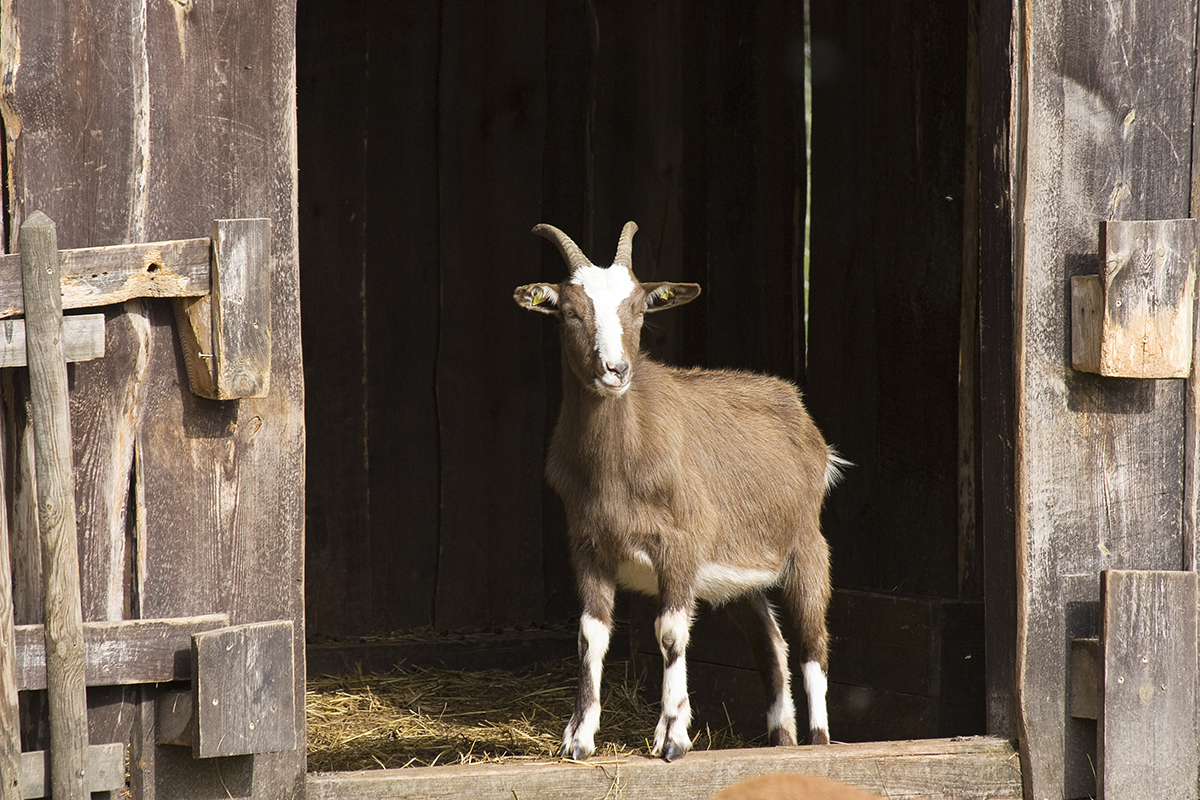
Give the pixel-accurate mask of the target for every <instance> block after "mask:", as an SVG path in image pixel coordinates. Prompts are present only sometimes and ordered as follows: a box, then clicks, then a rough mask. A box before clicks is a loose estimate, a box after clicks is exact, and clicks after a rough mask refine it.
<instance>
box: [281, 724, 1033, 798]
mask: <svg viewBox="0 0 1200 800" xmlns="http://www.w3.org/2000/svg"><path fill="white" fill-rule="evenodd" d="M769 772H803V773H807V774H810V775H817V776H821V777H825V778H830V779H832V780H837V781H841V782H843V783H847V784H850V785H852V786H859V787H861V788H863V789H866V790H868V791H873V792H876V793H878V794H881V795H883V796H885V797H894V798H906V799H907V800H918V798H921V799H925V800H950V798H954V800H984V798H987V800H1018V798H1020V797H1021V776H1020V771H1019V768H1018V765H1017V758H1016V754H1015V753H1014V752H1013V748H1012V745H1011V744H1010V743H1009V742H1007V741H1004V740H1000V739H988V738H982V737H981V738H966V739H927V740H922V741H908V742H889V743H884V744H861V745H831V746H828V747H796V748H792V747H787V748H783V747H776V748H761V749H753V750H722V751H712V752H693V753H689V754H688V757H687V758H685V759H682V760H680V761H677V762H674V763H671V764H667V763H666V762H663V761H661V760H659V759H651V758H648V757H640V756H631V757H627V758H622V759H603V758H594V759H592V760H590V761H587V762H583V763H579V762H574V763H573V762H557V763H542V764H501V765H496V764H477V765H469V766H450V767H428V768H421V769H410V770H394V769H393V770H372V771H366V772H352V773H336V774H313V775H309V776H308V782H307V785H306V795H305V796H306V797H307V798H308V800H383V798H389V800H392V799H394V800H402V798H414V800H415V798H428V800H451V798H462V799H463V800H466V798H471V799H472V800H501V798H503V799H504V800H512V799H513V798H514V797H519V798H530V797H555V798H562V799H563V800H572V799H573V798H579V799H580V800H582V798H597V797H622V798H628V799H629V800H637V799H638V798H642V799H644V800H661V798H664V797H670V798H672V800H675V799H676V798H678V800H693V799H694V800H707V798H709V797H711V796H712V795H713V793H714V792H716V791H718V790H720V789H722V788H724V787H725V786H728V785H730V784H732V783H736V782H737V781H739V780H742V779H744V778H747V777H750V776H752V775H760V774H765V773H769Z"/></svg>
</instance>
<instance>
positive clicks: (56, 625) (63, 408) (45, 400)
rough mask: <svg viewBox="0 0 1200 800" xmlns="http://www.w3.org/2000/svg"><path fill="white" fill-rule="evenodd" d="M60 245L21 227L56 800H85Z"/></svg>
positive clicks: (45, 225) (43, 230)
mask: <svg viewBox="0 0 1200 800" xmlns="http://www.w3.org/2000/svg"><path fill="white" fill-rule="evenodd" d="M57 241H58V240H57V236H56V235H55V231H54V223H53V222H51V221H50V219H49V218H48V217H47V216H46V215H45V214H43V213H41V212H40V211H35V212H34V213H33V214H30V215H29V217H28V218H27V219H26V220H25V222H24V224H22V225H21V277H22V283H23V288H24V294H25V313H26V322H25V325H26V334H27V339H26V347H27V350H28V358H29V386H30V399H31V403H32V406H33V436H34V442H35V461H36V465H37V495H38V527H39V529H40V530H41V535H42V566H43V569H42V577H43V584H44V586H45V595H44V599H45V603H46V624H45V627H44V634H45V642H46V654H47V658H46V675H47V678H46V683H47V692H48V695H49V703H50V747H51V752H52V753H53V757H52V759H51V786H52V787H53V793H54V796H55V797H58V798H78V799H79V800H86V797H87V785H86V783H85V781H84V774H85V773H84V770H85V768H86V766H87V758H86V755H87V745H88V740H87V694H86V690H85V684H84V649H83V611H82V603H81V599H80V589H79V550H78V542H77V540H76V527H75V496H74V491H73V489H74V474H73V470H72V466H71V417H70V410H69V408H68V404H67V364H66V360H65V359H64V357H63V345H62V330H63V324H62V296H61V295H60V294H59V286H60V280H59V271H58V243H57Z"/></svg>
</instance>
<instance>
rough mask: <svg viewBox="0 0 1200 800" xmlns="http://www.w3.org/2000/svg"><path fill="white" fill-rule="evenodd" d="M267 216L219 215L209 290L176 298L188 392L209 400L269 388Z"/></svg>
mask: <svg viewBox="0 0 1200 800" xmlns="http://www.w3.org/2000/svg"><path fill="white" fill-rule="evenodd" d="M270 246H271V220H269V219H220V220H216V221H214V222H213V231H212V292H211V294H209V295H206V296H204V297H197V298H194V299H188V300H176V301H175V316H176V320H177V323H178V325H179V334H180V341H181V343H182V346H183V355H184V364H185V367H186V369H187V374H188V383H189V384H190V385H191V387H192V391H193V392H195V393H196V394H198V395H200V396H201V397H208V398H211V399H213V400H232V399H236V398H244V397H266V396H267V393H268V392H269V391H270V388H271V380H270V379H271V295H270V285H271V280H270V279H271V252H270Z"/></svg>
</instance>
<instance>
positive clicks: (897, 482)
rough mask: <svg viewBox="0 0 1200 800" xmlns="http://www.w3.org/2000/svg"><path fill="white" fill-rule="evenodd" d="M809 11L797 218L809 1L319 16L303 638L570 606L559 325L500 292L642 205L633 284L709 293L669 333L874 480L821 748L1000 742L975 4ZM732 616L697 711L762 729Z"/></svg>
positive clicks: (838, 567) (428, 0)
mask: <svg viewBox="0 0 1200 800" xmlns="http://www.w3.org/2000/svg"><path fill="white" fill-rule="evenodd" d="M810 5H811V9H810V12H811V17H810V19H811V28H810V30H811V56H812V113H813V122H812V141H811V144H812V168H811V175H812V195H811V197H812V200H811V209H809V208H808V207H807V198H806V191H805V189H806V177H805V176H806V174H807V168H808V165H807V163H806V148H805V145H806V142H805V116H804V109H805V104H804V99H805V91H804V78H803V76H804V63H805V7H804V5H802V4H800V3H796V2H784V1H783V0H773V1H772V2H765V3H754V4H745V3H737V2H673V3H663V4H639V5H636V6H635V7H633V8H623V9H618V8H617V7H616V6H617V4H614V3H608V2H571V3H547V4H540V3H538V4H533V5H530V4H519V5H518V4H486V5H484V4H479V5H478V6H475V5H471V4H458V3H442V2H438V0H424V1H422V2H407V3H402V4H384V5H380V4H368V3H364V2H353V3H349V4H339V5H338V6H337V7H336V8H333V7H332V6H327V4H325V5H323V4H319V3H315V2H310V1H309V0H301V2H300V3H299V7H298V15H299V16H298V35H297V39H298V44H297V53H298V100H299V141H300V145H299V158H300V198H299V202H300V248H301V293H302V304H303V309H304V315H303V316H304V332H303V336H304V342H303V344H304V354H305V373H306V407H307V428H308V478H307V480H308V508H307V565H308V566H307V575H306V581H307V609H306V611H307V626H308V634H309V637H310V640H314V639H324V640H330V641H332V642H335V643H338V642H345V641H347V640H348V639H351V638H353V637H363V636H379V635H384V634H388V633H391V632H395V631H404V630H412V629H425V628H429V629H433V630H435V631H453V630H461V629H471V630H475V631H479V630H497V631H504V630H509V629H512V628H515V627H518V626H520V627H526V628H528V627H529V626H534V627H535V628H543V629H547V630H550V629H554V628H556V626H564V625H566V624H567V623H569V622H570V621H571V619H572V617H573V616H574V615H575V614H576V613H577V610H576V603H575V599H574V589H573V582H572V578H571V574H570V569H569V566H568V563H567V554H566V545H565V532H564V523H563V519H562V513H561V510H560V508H559V506H558V501H557V499H556V498H555V497H553V495H552V494H551V493H549V492H548V491H547V490H546V489H545V488H544V484H543V481H542V477H541V473H542V459H543V455H544V450H545V443H546V437H547V435H548V432H549V430H550V427H551V426H552V425H553V421H554V417H555V414H556V411H557V402H558V399H557V397H558V392H559V389H558V383H559V375H558V369H559V367H558V356H557V349H556V348H557V344H556V341H555V337H554V333H553V331H552V330H551V329H550V328H549V327H548V326H544V325H541V324H538V321H536V320H530V319H529V318H528V316H526V315H524V314H522V313H521V312H520V310H519V309H517V308H516V307H515V306H514V305H513V304H512V302H511V300H510V299H509V298H510V296H511V291H512V288H513V287H514V286H516V285H518V284H521V283H527V282H530V281H533V280H542V279H547V280H557V279H558V278H560V277H561V266H560V262H559V261H558V257H557V254H555V253H553V252H552V250H551V249H550V248H546V247H543V245H542V243H541V241H540V240H538V239H537V238H536V237H533V236H531V235H530V234H529V229H530V228H531V227H532V225H534V224H535V223H537V222H542V221H546V222H552V223H554V224H556V225H557V226H559V227H561V228H563V229H564V230H566V231H568V232H569V233H571V234H572V235H573V236H574V237H575V238H576V240H577V241H579V242H580V244H581V245H582V246H583V248H584V249H585V251H586V252H588V253H589V254H595V257H596V258H597V259H602V258H607V257H608V256H607V254H608V253H609V252H610V251H611V248H612V247H613V246H614V243H615V241H616V236H617V232H618V231H619V230H620V227H621V224H622V223H623V222H625V221H626V220H628V219H634V220H636V221H637V222H638V224H639V226H640V232H639V234H638V238H637V239H636V240H635V252H634V264H635V269H637V271H638V273H639V276H640V277H642V278H643V279H671V280H689V281H696V282H699V283H702V284H703V285H704V289H705V295H704V298H703V300H702V302H699V303H695V304H692V305H690V306H688V307H686V308H684V309H681V310H679V311H677V312H674V316H671V317H669V318H664V319H662V320H656V322H660V323H661V324H660V326H659V327H658V328H657V329H656V330H655V331H654V332H653V337H652V338H651V340H650V341H649V342H648V345H649V348H650V350H651V352H652V353H653V354H654V355H656V356H657V357H659V358H662V359H663V360H666V361H669V362H672V363H676V364H696V365H704V366H720V367H726V366H729V367H738V368H745V369H753V370H761V371H767V372H772V373H775V374H779V375H783V376H785V377H788V378H791V379H792V380H795V381H797V382H798V383H799V384H800V385H801V386H802V387H803V388H804V390H805V393H806V398H807V402H808V404H809V407H810V410H811V411H812V413H813V416H814V418H815V419H816V420H817V423H818V425H819V426H820V427H821V428H822V430H823V431H824V432H825V434H826V437H827V438H828V439H829V440H830V441H832V442H835V443H837V445H838V446H839V448H840V449H841V451H842V452H843V454H844V455H846V456H847V457H848V458H849V459H850V460H852V461H854V462H855V463H856V465H857V466H856V467H855V469H854V470H853V471H852V472H851V474H850V476H849V478H848V480H847V481H846V483H845V484H844V485H843V486H842V487H840V488H839V489H838V490H837V492H836V493H835V494H834V495H833V497H832V498H831V501H830V503H829V505H828V508H827V513H826V517H825V523H824V524H825V531H826V535H827V536H828V538H829V540H830V542H831V545H832V547H833V552H834V565H835V566H834V578H835V585H836V587H837V589H838V592H837V597H836V598H835V601H834V605H833V608H832V609H831V619H830V626H831V633H832V635H833V637H834V656H833V664H832V666H831V681H832V685H831V703H832V709H831V713H832V714H833V716H834V718H835V719H840V720H841V722H840V723H839V724H838V730H837V731H835V738H838V739H843V740H846V741H866V740H879V739H893V738H921V737H931V736H945V735H958V734H973V733H982V732H983V731H984V729H985V710H984V699H983V695H984V652H983V649H984V648H983V643H984V642H983V582H982V574H983V572H982V571H983V559H982V555H981V547H980V539H979V537H978V536H977V535H976V529H977V526H976V524H975V521H976V518H977V516H978V512H977V509H978V505H979V504H978V502H977V501H978V496H979V490H978V488H977V485H978V484H977V482H976V481H975V475H976V472H977V467H976V459H975V452H976V450H977V449H978V444H977V442H976V439H975V438H974V436H973V431H974V430H975V428H976V425H975V422H976V417H977V412H976V410H975V409H976V405H975V400H976V398H977V397H978V377H977V371H976V370H974V369H973V368H972V367H971V364H973V363H974V360H975V353H976V351H977V347H978V343H977V341H976V338H975V335H974V331H975V329H976V326H977V317H976V302H977V301H976V299H975V298H976V295H975V282H976V281H977V276H976V273H975V271H974V270H975V261H974V258H973V256H972V253H973V252H974V250H973V248H974V247H975V245H976V243H975V242H974V240H973V239H972V238H971V236H972V234H970V231H972V230H973V226H974V225H975V222H974V219H975V218H974V217H973V216H972V213H973V212H972V209H973V207H974V205H975V203H976V201H977V197H976V193H977V189H975V188H973V186H975V185H977V181H975V180H974V179H973V178H971V177H970V176H972V175H974V174H975V173H974V170H975V166H974V161H973V159H974V151H973V144H972V143H973V136H974V128H973V125H974V115H975V113H976V112H975V110H974V106H973V105H972V102H971V97H972V96H973V88H972V87H973V80H974V78H973V76H972V52H973V47H974V44H973V39H972V35H971V33H970V31H971V30H972V28H973V25H974V23H973V21H972V20H971V19H970V13H971V11H970V9H971V8H972V7H973V4H962V3H955V2H950V0H942V1H940V2H935V3H920V4H918V3H911V2H905V3H894V4H887V5H886V7H885V6H881V5H880V4H872V3H870V2H869V0H851V2H836V3H835V2H826V0H811V2H810ZM810 210H811V224H812V233H811V295H810V299H809V309H808V310H809V315H808V321H807V325H806V324H805V315H804V311H805V300H804V224H803V221H804V219H805V215H806V213H808V212H809V211H810ZM662 316H663V317H667V315H662ZM645 614H646V611H645V609H640V610H639V608H638V607H637V606H636V604H635V605H632V606H629V607H627V609H626V611H625V616H626V619H627V621H628V628H629V630H630V631H631V632H632V633H631V635H630V637H629V640H628V641H629V648H630V651H631V653H632V654H633V657H634V658H637V654H638V653H639V651H640V650H641V651H645V650H647V649H649V650H651V651H652V642H651V641H649V640H648V639H647V638H646V635H645V630H644V628H645V624H646V617H645ZM708 620H711V622H710V621H708ZM722 626H723V622H722V621H721V619H720V618H719V617H713V616H712V615H709V616H708V617H707V618H702V619H701V620H700V621H699V622H698V623H697V629H696V633H695V638H694V639H693V642H694V650H693V655H692V658H691V664H692V665H693V669H692V673H693V703H695V704H696V706H697V712H698V716H700V715H703V714H712V715H717V714H722V715H723V714H725V713H733V714H738V713H740V712H739V711H736V710H735V711H733V712H730V709H737V708H740V707H742V706H743V705H746V704H747V703H748V705H746V707H747V712H746V713H747V714H748V715H749V716H748V718H747V723H748V724H750V725H757V724H758V722H757V720H758V719H759V717H760V716H761V709H760V707H759V706H760V703H761V699H759V698H760V697H761V689H759V687H758V684H757V681H758V679H757V675H756V674H755V673H754V672H753V671H752V669H749V668H748V667H751V666H752V665H751V664H749V663H748V661H747V660H746V655H748V654H743V651H744V650H745V649H746V648H745V647H744V646H743V644H742V642H741V640H740V638H736V637H735V638H734V639H733V643H732V645H730V644H729V643H728V640H729V633H728V631H727V630H726V629H725V628H724V627H722ZM618 635H619V634H618ZM572 643H573V635H567V636H566V637H565V638H564V637H561V636H560V637H558V638H557V639H555V637H554V636H548V637H546V643H545V647H547V648H550V649H553V648H560V647H565V648H567V649H568V650H569V649H571V648H573V644H572ZM648 645H649V647H647V646H648ZM734 651H736V653H735V652H734ZM651 658H652V659H657V654H656V653H653V654H652V655H651ZM310 659H311V654H310ZM650 673H651V674H652V675H653V673H654V670H650ZM747 698H755V699H753V700H752V701H751V700H748V699H747ZM706 704H707V707H706Z"/></svg>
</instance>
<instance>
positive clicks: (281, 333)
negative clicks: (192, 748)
mask: <svg viewBox="0 0 1200 800" xmlns="http://www.w3.org/2000/svg"><path fill="white" fill-rule="evenodd" d="M145 13H146V37H145V48H146V51H147V54H148V65H147V70H148V86H149V95H150V98H149V100H150V105H151V107H152V108H153V109H154V114H153V116H152V117H151V119H150V123H149V124H150V131H149V141H150V148H151V151H152V156H151V158H150V160H149V163H148V169H147V174H146V182H147V196H148V198H149V200H148V205H147V209H146V237H145V238H147V239H152V240H154V239H163V240H169V239H174V238H183V237H186V236H195V235H197V233H203V232H207V231H209V230H210V226H211V224H212V220H213V219H214V218H216V217H219V218H231V219H240V218H270V219H271V221H272V227H271V245H270V247H271V263H272V265H273V268H272V271H271V274H270V291H271V332H272V335H273V346H272V349H271V381H272V385H271V393H270V395H269V396H268V397H266V398H263V399H243V400H238V401H236V402H229V403H218V402H214V401H211V400H206V399H203V398H199V397H196V396H195V395H193V394H192V393H191V392H190V391H188V390H187V389H186V375H185V374H184V372H183V365H182V362H181V358H180V356H179V351H178V349H177V344H176V342H175V326H174V323H173V313H172V311H171V310H170V309H169V308H166V307H165V304H161V303H149V304H147V321H148V326H149V335H150V339H149V346H148V363H147V367H146V377H145V380H144V383H143V390H144V395H143V400H142V404H141V406H140V409H141V411H142V413H143V415H144V416H143V418H142V419H143V422H142V423H141V425H140V426H139V428H138V430H137V434H136V440H135V453H136V456H135V460H136V463H137V464H138V465H139V467H138V475H139V482H140V485H141V487H142V491H143V492H144V494H143V497H144V501H143V503H142V504H141V505H140V506H139V515H140V516H141V518H142V519H144V529H143V530H144V539H143V541H142V542H141V543H140V545H139V546H140V548H141V549H140V551H139V558H140V561H139V565H140V566H141V568H142V569H143V570H144V572H143V574H142V576H141V577H140V585H139V598H140V611H141V616H143V617H174V616H185V615H191V614H202V613H213V612H224V613H228V614H229V615H230V619H231V622H232V623H233V624H245V623H252V622H261V621H267V620H278V619H288V620H294V621H295V623H296V624H295V627H294V633H293V635H294V637H295V641H294V648H293V658H294V662H293V676H294V679H295V682H296V691H297V692H298V693H302V692H303V681H304V662H303V645H302V641H303V623H302V620H303V547H304V449H305V435H304V419H303V409H304V400H303V396H304V395H303V369H302V361H301V354H300V341H301V338H300V310H299V287H298V278H299V273H298V259H297V253H296V242H297V239H296V237H297V232H296V186H297V183H296V180H297V175H296V124H295V88H296V84H295V3H294V2H292V0H235V1H234V2H231V3H224V4H218V5H206V4H194V5H187V6H180V5H178V4H149V5H147V7H146V12H145ZM181 87H186V90H183V89H181ZM155 154H157V157H155ZM184 186H186V187H188V190H187V191H180V187H184ZM142 565H144V566H142ZM142 708H143V710H144V712H145V711H149V712H150V713H152V712H153V703H152V702H151V703H143V704H142ZM295 713H296V729H297V731H299V732H300V733H299V736H301V737H302V736H303V733H302V732H303V709H302V708H298V709H297V710H296V712H295ZM151 720H152V718H151ZM151 720H144V721H143V722H142V729H143V731H145V730H151V729H152V725H153V723H152V721H151ZM301 741H302V739H301ZM176 751H178V752H176ZM137 754H138V756H137V757H138V758H139V759H145V760H152V761H153V762H154V763H153V765H151V766H149V767H147V769H148V770H150V771H151V778H150V780H149V782H145V781H144V782H143V785H144V788H145V789H146V791H148V792H151V793H152V795H153V797H155V798H157V800H166V799H167V798H176V797H195V796H198V795H211V796H222V797H223V796H225V793H226V788H225V787H226V786H227V787H228V788H229V791H231V792H232V793H233V794H234V795H235V796H236V795H238V794H239V793H242V794H243V796H253V797H280V796H288V797H290V796H292V794H293V793H294V791H296V789H297V788H298V787H299V785H300V783H301V781H302V776H303V772H304V752H303V747H302V746H301V747H299V748H297V749H295V750H291V751H287V752H283V753H274V754H266V755H256V756H235V757H230V758H221V759H211V760H209V759H206V760H196V759H193V758H192V755H191V753H190V752H188V751H185V750H183V749H182V748H155V747H154V746H153V745H152V744H151V745H147V744H146V737H144V736H143V737H141V738H140V741H139V742H137Z"/></svg>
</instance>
